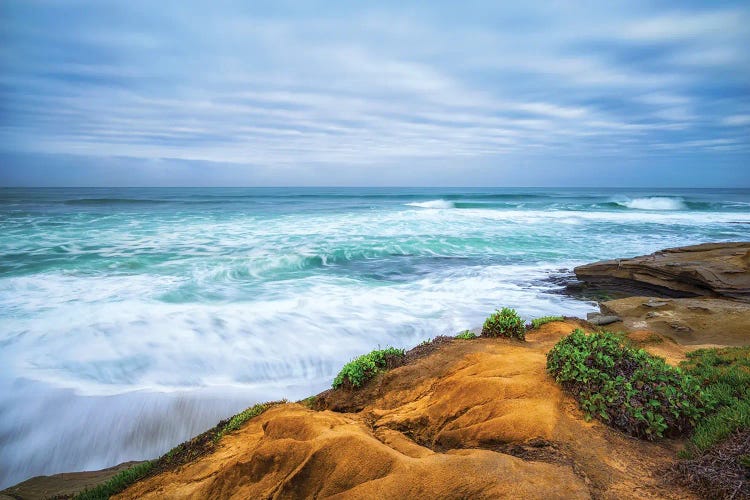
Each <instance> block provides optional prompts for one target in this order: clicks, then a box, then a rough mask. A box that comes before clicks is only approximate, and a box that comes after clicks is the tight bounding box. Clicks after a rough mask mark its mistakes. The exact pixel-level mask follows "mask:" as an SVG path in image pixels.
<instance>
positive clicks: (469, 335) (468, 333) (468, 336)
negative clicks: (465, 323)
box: [456, 330, 477, 340]
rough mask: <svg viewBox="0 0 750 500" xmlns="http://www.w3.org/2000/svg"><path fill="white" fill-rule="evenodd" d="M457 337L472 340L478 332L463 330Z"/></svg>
mask: <svg viewBox="0 0 750 500" xmlns="http://www.w3.org/2000/svg"><path fill="white" fill-rule="evenodd" d="M456 338H457V339H463V340H471V339H475V338H477V334H476V333H474V332H472V331H471V330H464V331H463V332H461V333H459V334H458V335H456Z"/></svg>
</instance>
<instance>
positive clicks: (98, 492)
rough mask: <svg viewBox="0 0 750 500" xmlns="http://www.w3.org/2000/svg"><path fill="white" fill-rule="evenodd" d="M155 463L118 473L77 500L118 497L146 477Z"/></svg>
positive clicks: (79, 496) (79, 495) (104, 499)
mask: <svg viewBox="0 0 750 500" xmlns="http://www.w3.org/2000/svg"><path fill="white" fill-rule="evenodd" d="M153 467H154V463H153V462H143V463H140V464H137V465H134V466H133V467H130V468H129V469H125V470H124V471H122V472H118V473H117V474H116V475H114V476H113V477H112V478H111V479H110V480H109V481H107V482H106V483H103V484H100V485H99V486H97V487H95V488H92V489H90V490H84V491H82V492H81V493H79V494H78V495H76V496H75V500H106V499H108V498H109V497H111V496H112V495H116V494H118V493H120V492H121V491H123V490H124V489H125V488H127V487H128V486H130V485H131V484H133V483H135V482H136V481H139V480H141V479H143V478H144V477H146V475H147V474H148V473H149V472H151V469H153Z"/></svg>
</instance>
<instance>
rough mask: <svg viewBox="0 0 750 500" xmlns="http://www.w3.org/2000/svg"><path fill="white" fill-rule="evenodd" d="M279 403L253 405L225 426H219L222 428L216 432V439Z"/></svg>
mask: <svg viewBox="0 0 750 500" xmlns="http://www.w3.org/2000/svg"><path fill="white" fill-rule="evenodd" d="M277 404H279V403H278V402H275V401H274V402H272V403H258V404H257V405H254V406H251V407H250V408H247V409H245V410H243V411H241V412H240V413H238V414H237V415H235V416H233V417H232V418H230V419H229V421H227V423H226V424H224V425H223V426H221V425H220V426H219V427H220V428H219V430H218V431H217V432H216V437H214V440H215V441H219V440H220V439H221V438H222V437H223V436H224V435H225V434H229V433H230V432H233V431H236V430H237V429H239V428H240V427H242V424H244V423H245V422H247V421H248V420H250V419H251V418H253V417H257V416H258V415H260V414H261V413H263V412H264V411H266V410H267V409H269V408H271V407H273V406H276V405H277Z"/></svg>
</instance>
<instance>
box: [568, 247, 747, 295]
mask: <svg viewBox="0 0 750 500" xmlns="http://www.w3.org/2000/svg"><path fill="white" fill-rule="evenodd" d="M574 272H575V274H576V277H577V278H578V279H579V280H580V281H583V282H585V283H586V284H587V285H589V286H590V287H592V288H596V289H601V290H605V291H616V292H617V291H619V292H625V293H627V294H629V295H652V296H660V297H699V296H706V297H724V298H731V299H737V300H742V301H746V302H750V242H735V243H706V244H703V245H694V246H688V247H680V248H670V249H667V250H662V251H660V252H656V253H653V254H651V255H644V256H640V257H634V258H632V259H617V260H607V261H602V262H595V263H593V264H586V265H583V266H579V267H576V268H575V269H574Z"/></svg>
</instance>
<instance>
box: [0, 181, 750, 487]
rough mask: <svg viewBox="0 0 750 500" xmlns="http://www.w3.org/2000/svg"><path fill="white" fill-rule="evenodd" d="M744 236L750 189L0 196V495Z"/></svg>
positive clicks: (569, 309)
mask: <svg viewBox="0 0 750 500" xmlns="http://www.w3.org/2000/svg"><path fill="white" fill-rule="evenodd" d="M748 239H750V190H741V189H724V190H709V189H696V190H623V189H618V190H615V189H612V190H607V189H518V188H514V189H510V188H505V189H501V188H496V189H490V188H452V189H446V188H429V189H427V188H424V189H416V188H409V189H407V188H367V189H365V188H212V189H207V188H190V189H189V188H121V189H114V188H113V189H94V188H75V189H72V188H70V189H67V188H66V189H10V188H5V189H0V488H4V487H6V486H8V485H11V484H13V483H15V482H18V481H21V480H23V479H26V478H28V477H31V476H34V475H39V474H52V473H57V472H63V471H73V470H91V469H99V468H103V467H108V466H111V465H114V464H117V463H120V462H123V461H127V460H139V459H147V458H153V457H156V456H158V455H160V454H161V453H163V452H165V451H166V450H168V449H170V448H171V447H173V446H174V445H176V444H178V443H179V442H181V441H184V440H185V439H188V438H190V437H192V436H193V435H195V434H198V433H200V432H202V431H203V430H205V429H207V428H209V427H211V426H213V425H214V424H215V423H216V422H217V421H218V420H220V419H222V418H226V417H227V416H229V415H232V414H234V413H236V412H237V411H239V410H241V409H243V408H245V407H248V406H250V405H252V404H254V403H256V402H259V401H265V400H277V399H281V398H287V399H290V400H295V399H300V398H303V397H306V396H308V395H311V394H314V393H316V392H319V391H321V390H324V389H325V388H327V387H328V386H329V385H330V383H331V381H332V379H333V377H334V376H335V375H336V373H337V371H338V369H339V368H340V367H341V366H342V365H343V364H344V363H345V362H346V361H348V360H349V359H351V358H352V357H354V356H356V355H358V354H361V353H364V352H368V351H370V350H372V349H374V348H377V347H378V346H380V347H385V346H396V347H404V348H409V347H412V346H414V345H416V344H418V343H419V342H421V341H423V340H426V339H428V338H431V337H434V336H436V335H441V334H453V333H455V332H458V331H460V330H463V329H466V328H472V327H475V326H477V325H480V324H481V322H482V321H483V319H484V317H485V316H486V315H487V314H488V313H490V312H491V311H493V310H494V309H495V308H499V307H502V306H510V307H514V308H516V309H517V310H518V311H519V312H520V314H521V315H522V316H523V317H525V318H526V319H531V318H534V317H537V316H542V315H547V314H566V315H579V316H585V314H586V313H587V312H591V311H594V310H595V308H596V305H595V304H593V303H590V302H585V301H579V300H575V299H573V298H570V297H568V296H565V295H563V294H561V293H559V292H560V290H559V288H558V287H557V285H555V284H554V282H553V281H551V280H549V279H548V278H549V277H550V276H551V275H559V274H564V273H566V272H569V270H570V269H572V268H573V267H574V266H576V265H579V264H582V263H586V262H592V261H596V260H601V259H608V258H617V257H627V256H635V255H640V254H645V253H650V252H653V251H656V250H659V249H662V248H666V247H672V246H681V245H688V244H694V243H702V242H709V241H728V240H748Z"/></svg>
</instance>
